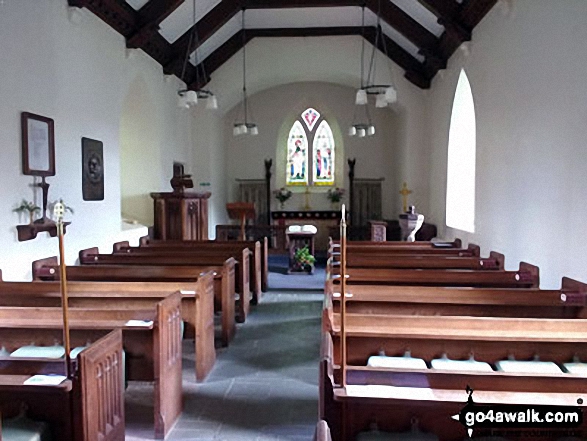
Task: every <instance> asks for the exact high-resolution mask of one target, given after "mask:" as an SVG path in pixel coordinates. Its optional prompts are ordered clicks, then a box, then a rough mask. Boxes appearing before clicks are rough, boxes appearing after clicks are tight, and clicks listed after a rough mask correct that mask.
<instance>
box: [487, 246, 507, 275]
mask: <svg viewBox="0 0 587 441" xmlns="http://www.w3.org/2000/svg"><path fill="white" fill-rule="evenodd" d="M489 258H490V259H494V260H495V262H496V263H497V268H498V269H500V270H503V269H505V256H504V255H503V254H502V253H498V252H497V251H490V252H489Z"/></svg>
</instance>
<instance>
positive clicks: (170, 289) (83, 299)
mask: <svg viewBox="0 0 587 441" xmlns="http://www.w3.org/2000/svg"><path fill="white" fill-rule="evenodd" d="M212 282H213V275H212V273H208V274H203V275H202V276H201V277H199V279H198V281H197V282H196V284H195V285H194V284H188V283H183V284H182V283H144V282H143V283H136V282H73V281H69V283H68V293H69V307H70V308H84V309H99V310H100V309H112V310H124V311H133V310H136V309H145V308H149V307H154V306H155V305H156V304H157V303H158V302H160V301H161V300H163V299H165V298H166V297H168V296H169V295H170V294H171V293H174V292H176V291H179V292H180V293H181V308H182V319H183V320H184V321H185V322H186V323H188V324H189V327H191V328H193V329H192V333H193V338H194V349H195V352H194V353H195V360H194V361H195V374H196V380H197V381H203V380H204V379H205V378H206V377H207V375H208V374H209V373H210V371H211V370H212V368H213V366H214V363H215V362H216V351H215V347H214V293H213V283H212ZM0 305H1V306H28V307H34V306H37V307H39V306H41V307H46V306H53V307H58V306H60V305H61V294H60V284H59V282H2V283H0ZM186 327H187V326H186Z"/></svg>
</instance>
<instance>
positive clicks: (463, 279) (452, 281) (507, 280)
mask: <svg viewBox="0 0 587 441" xmlns="http://www.w3.org/2000/svg"><path fill="white" fill-rule="evenodd" d="M346 272H347V284H348V285H420V286H469V287H495V288H499V287H503V288H505V287H510V288H537V287H538V286H539V271H538V267H536V266H534V265H531V264H529V263H525V262H521V263H520V269H519V270H518V271H503V270H495V271H476V270H434V269H370V268H347V271H346ZM339 279H340V277H339V276H333V280H334V282H335V283H338V282H339V281H340V280H339Z"/></svg>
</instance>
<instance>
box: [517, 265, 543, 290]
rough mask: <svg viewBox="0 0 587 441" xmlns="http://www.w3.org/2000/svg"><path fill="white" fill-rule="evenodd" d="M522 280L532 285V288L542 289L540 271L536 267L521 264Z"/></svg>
mask: <svg viewBox="0 0 587 441" xmlns="http://www.w3.org/2000/svg"><path fill="white" fill-rule="evenodd" d="M520 280H525V281H528V282H529V283H532V285H531V288H539V287H540V270H539V268H538V267H537V266H536V265H532V264H531V263H528V262H520Z"/></svg>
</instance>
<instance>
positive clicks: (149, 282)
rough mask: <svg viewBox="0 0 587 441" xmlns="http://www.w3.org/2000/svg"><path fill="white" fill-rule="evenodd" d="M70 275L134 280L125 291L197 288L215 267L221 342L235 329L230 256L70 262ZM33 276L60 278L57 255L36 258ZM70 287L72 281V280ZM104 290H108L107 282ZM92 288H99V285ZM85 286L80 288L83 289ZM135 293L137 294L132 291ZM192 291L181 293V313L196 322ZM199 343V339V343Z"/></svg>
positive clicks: (77, 278)
mask: <svg viewBox="0 0 587 441" xmlns="http://www.w3.org/2000/svg"><path fill="white" fill-rule="evenodd" d="M66 271H67V278H68V280H70V281H88V282H92V281H93V282H135V283H133V284H132V286H130V285H129V286H128V287H126V288H125V290H126V292H128V293H131V291H133V290H136V292H137V293H139V294H140V293H143V292H145V291H146V290H148V289H149V287H150V286H155V288H154V289H157V288H156V286H157V283H163V282H164V283H165V284H169V283H171V284H177V285H176V288H175V289H174V290H180V291H188V292H189V291H192V290H193V291H197V284H198V283H199V279H200V277H201V274H202V272H205V271H214V297H215V303H216V304H215V307H216V309H218V310H220V311H221V314H222V315H221V327H222V334H221V340H222V345H223V346H227V345H228V343H229V342H230V341H231V340H232V338H233V337H234V333H235V328H236V326H235V260H234V259H227V260H226V261H225V262H224V263H223V264H222V265H221V266H218V267H214V266H202V267H200V266H189V267H181V266H132V265H85V266H68V267H67V268H66ZM33 279H34V280H47V281H50V280H58V279H59V266H58V262H57V258H56V257H49V258H47V259H41V260H37V261H35V262H33ZM69 286H70V289H71V283H70V284H69ZM104 286H106V287H105V288H103V290H106V291H109V290H110V288H109V287H108V286H107V285H104ZM92 289H93V290H100V289H99V288H98V287H97V286H94V287H93V288H92ZM164 289H168V288H164ZM83 290H84V288H83V286H81V287H80V291H83ZM133 295H135V294H133ZM190 298H191V296H190V295H189V294H184V295H183V296H182V317H183V319H184V320H186V321H187V322H188V323H190V324H192V325H193V326H194V327H195V326H196V320H197V319H196V318H195V316H194V315H193V314H192V312H195V313H196V314H197V311H198V310H197V308H195V306H194V307H192V306H191V305H192V303H194V302H195V295H194V300H193V301H191V300H190ZM196 344H197V343H196Z"/></svg>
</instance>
